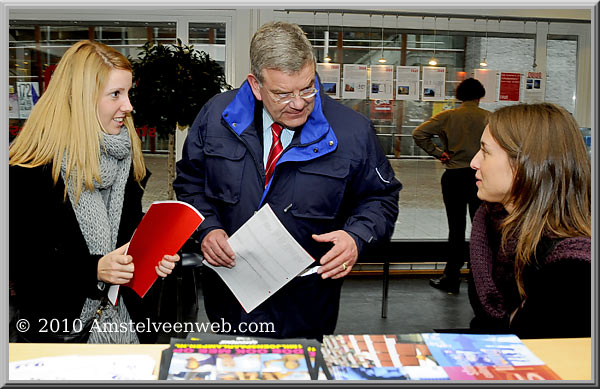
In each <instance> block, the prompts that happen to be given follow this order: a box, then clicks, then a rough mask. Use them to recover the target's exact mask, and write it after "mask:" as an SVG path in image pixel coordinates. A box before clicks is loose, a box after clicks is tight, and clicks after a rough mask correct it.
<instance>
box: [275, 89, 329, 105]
mask: <svg viewBox="0 0 600 389" xmlns="http://www.w3.org/2000/svg"><path fill="white" fill-rule="evenodd" d="M267 90H268V89H267ZM269 93H270V94H271V95H272V96H273V100H275V102H276V103H279V104H289V103H291V102H292V101H294V99H295V98H296V97H301V98H303V99H304V100H308V99H310V98H311V97H313V96H314V95H316V94H317V88H315V87H311V88H306V89H302V90H301V91H300V92H299V93H298V94H295V93H273V92H271V91H269Z"/></svg>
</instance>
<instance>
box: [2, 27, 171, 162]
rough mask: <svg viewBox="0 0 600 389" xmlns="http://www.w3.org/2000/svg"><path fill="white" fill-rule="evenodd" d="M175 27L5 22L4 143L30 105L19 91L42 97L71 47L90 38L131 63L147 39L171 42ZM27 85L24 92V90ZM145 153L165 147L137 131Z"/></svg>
mask: <svg viewBox="0 0 600 389" xmlns="http://www.w3.org/2000/svg"><path fill="white" fill-rule="evenodd" d="M175 28H176V26H175V23H172V22H165V23H147V22H114V21H98V22H85V23H84V22H81V23H80V22H74V21H64V22H63V21H36V22H26V21H11V23H10V29H9V35H10V38H9V39H10V40H9V93H10V92H12V93H11V96H10V100H11V105H10V115H9V120H10V124H9V125H10V127H9V129H10V135H9V137H10V139H12V138H14V136H16V134H17V133H18V132H19V130H20V128H21V126H22V125H23V124H24V123H25V119H27V117H28V116H29V111H30V109H31V107H30V106H27V104H24V103H23V101H27V100H29V99H27V98H25V97H24V96H23V94H24V93H26V92H25V91H26V90H27V93H32V94H33V96H32V97H31V99H30V101H31V102H32V103H35V102H36V101H37V99H38V98H39V96H41V95H42V94H43V93H44V90H45V89H46V87H47V83H48V82H49V80H50V77H51V74H52V71H53V70H54V68H55V67H56V64H58V61H60V58H61V57H62V55H63V54H64V53H65V51H67V49H68V48H69V47H70V46H72V45H73V44H74V43H76V42H78V41H80V40H83V39H94V40H97V41H99V42H103V43H105V44H107V45H110V46H112V47H114V48H116V49H117V50H119V51H120V52H121V53H123V54H124V55H125V56H127V57H129V58H132V59H135V58H136V57H137V55H138V53H139V52H140V48H141V46H143V45H144V44H145V43H146V42H148V41H151V42H154V43H155V44H156V43H163V44H173V43H175ZM25 87H27V88H25ZM138 132H139V134H140V137H141V139H142V143H143V147H144V148H145V149H151V150H156V149H166V148H167V144H166V140H162V139H157V138H156V136H155V133H154V132H152V131H148V130H147V129H139V130H138Z"/></svg>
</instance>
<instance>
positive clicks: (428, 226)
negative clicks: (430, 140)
mask: <svg viewBox="0 0 600 389" xmlns="http://www.w3.org/2000/svg"><path fill="white" fill-rule="evenodd" d="M145 160H146V164H147V165H148V168H149V169H150V171H151V172H152V176H151V177H150V179H149V180H148V184H147V186H146V193H145V195H144V199H143V201H144V210H145V209H147V208H148V207H149V206H150V204H151V203H152V201H157V200H165V199H166V198H167V156H166V155H164V154H146V155H145ZM390 162H391V164H392V167H393V168H394V171H395V173H396V178H398V180H400V182H401V183H402V185H403V189H402V190H401V191H400V200H399V209H400V211H399V215H398V220H397V221H396V228H395V230H394V234H393V236H392V239H397V240H403V239H414V240H430V239H434V240H446V239H447V237H448V223H447V221H446V212H445V210H444V202H443V200H442V190H441V187H440V178H441V176H442V173H443V172H444V168H443V167H442V165H441V163H440V162H438V161H435V160H432V159H423V160H421V159H419V160H405V159H392V160H391V161H390ZM470 230H471V224H470V220H469V219H468V218H467V231H466V236H467V237H468V236H469V234H470Z"/></svg>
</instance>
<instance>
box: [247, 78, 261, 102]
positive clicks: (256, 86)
mask: <svg viewBox="0 0 600 389" xmlns="http://www.w3.org/2000/svg"><path fill="white" fill-rule="evenodd" d="M248 84H250V88H252V93H254V97H256V100H258V101H262V96H261V94H260V83H259V82H258V78H256V76H255V75H254V74H252V73H250V74H248Z"/></svg>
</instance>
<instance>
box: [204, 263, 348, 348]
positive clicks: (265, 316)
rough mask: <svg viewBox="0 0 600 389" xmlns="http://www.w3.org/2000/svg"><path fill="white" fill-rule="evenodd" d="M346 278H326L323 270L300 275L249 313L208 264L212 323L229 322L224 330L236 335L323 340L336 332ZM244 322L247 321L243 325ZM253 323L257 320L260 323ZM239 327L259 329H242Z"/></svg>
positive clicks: (206, 286) (207, 292) (206, 280)
mask: <svg viewBox="0 0 600 389" xmlns="http://www.w3.org/2000/svg"><path fill="white" fill-rule="evenodd" d="M342 282H343V280H342V279H337V280H333V279H330V278H328V279H326V280H323V279H322V278H321V276H320V275H319V274H311V275H308V276H305V277H296V278H294V279H293V280H291V281H290V282H289V283H288V284H286V285H284V286H283V288H281V289H280V290H278V291H277V292H276V293H275V294H274V295H273V296H271V297H269V298H268V299H267V300H266V301H265V302H263V303H262V304H260V305H259V306H258V307H256V308H255V309H254V310H253V311H252V312H250V313H246V312H245V311H244V309H243V308H242V306H241V305H240V303H239V302H238V301H237V299H236V298H235V296H234V295H233V293H232V292H231V291H230V289H229V288H228V287H227V285H226V284H225V283H224V282H223V281H222V280H221V278H220V277H219V276H218V275H217V273H216V272H214V271H213V270H212V269H210V268H208V267H207V266H205V267H204V268H203V269H202V290H203V294H204V307H205V309H206V314H207V316H208V319H209V320H210V321H211V322H212V323H215V322H217V323H222V322H226V323H229V324H230V325H231V328H229V329H226V330H225V331H220V332H223V333H227V334H229V335H236V336H251V337H252V336H258V337H267V338H308V339H317V340H318V341H320V342H321V341H323V335H329V334H333V331H334V330H335V326H336V323H337V318H338V312H339V304H340V292H341V288H342ZM240 323H244V324H245V325H243V326H242V327H240ZM249 323H257V326H254V325H252V326H250V325H248V324H249ZM261 323H262V324H261ZM238 329H242V330H244V331H245V330H246V329H248V330H251V329H255V330H258V331H257V332H253V333H251V332H247V333H240V331H239V330H238ZM228 331H229V332H228ZM236 331H237V332H236Z"/></svg>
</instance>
